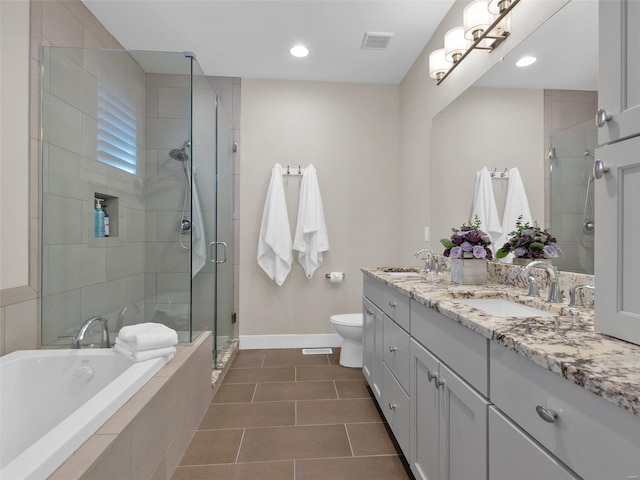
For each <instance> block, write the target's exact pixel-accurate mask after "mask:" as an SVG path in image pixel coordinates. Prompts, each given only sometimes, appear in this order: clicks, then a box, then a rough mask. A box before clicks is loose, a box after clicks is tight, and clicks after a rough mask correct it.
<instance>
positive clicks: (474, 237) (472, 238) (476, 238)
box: [467, 230, 482, 243]
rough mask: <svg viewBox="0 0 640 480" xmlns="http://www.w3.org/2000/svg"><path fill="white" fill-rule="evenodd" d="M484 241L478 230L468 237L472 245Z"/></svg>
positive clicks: (470, 233)
mask: <svg viewBox="0 0 640 480" xmlns="http://www.w3.org/2000/svg"><path fill="white" fill-rule="evenodd" d="M480 240H482V234H481V233H480V232H479V231H478V230H472V231H470V232H469V235H467V241H468V242H471V243H478V242H479V241H480Z"/></svg>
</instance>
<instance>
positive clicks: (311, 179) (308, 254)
mask: <svg viewBox="0 0 640 480" xmlns="http://www.w3.org/2000/svg"><path fill="white" fill-rule="evenodd" d="M293 249H294V250H298V252H299V253H298V262H300V265H302V268H303V269H304V273H305V275H306V276H307V278H311V277H312V276H313V274H314V272H315V271H316V270H317V268H318V267H319V266H320V265H321V264H322V252H326V251H327V250H329V236H328V234H327V225H326V224H325V221H324V209H323V207H322V197H321V196H320V187H319V185H318V177H317V175H316V169H315V168H314V166H313V165H309V166H308V167H307V168H305V170H304V174H303V176H302V185H301V186H300V203H299V206H298V223H297V225H296V236H295V240H294V242H293Z"/></svg>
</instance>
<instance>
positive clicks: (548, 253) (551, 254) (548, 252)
mask: <svg viewBox="0 0 640 480" xmlns="http://www.w3.org/2000/svg"><path fill="white" fill-rule="evenodd" d="M542 251H543V252H544V256H545V258H555V257H559V256H560V255H559V254H558V249H557V248H556V247H555V246H553V245H545V247H544V248H543V249H542Z"/></svg>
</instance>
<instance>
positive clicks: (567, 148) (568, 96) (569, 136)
mask: <svg viewBox="0 0 640 480" xmlns="http://www.w3.org/2000/svg"><path fill="white" fill-rule="evenodd" d="M597 104H598V92H589V91H576V90H545V97H544V108H545V121H544V125H545V147H546V148H550V147H553V148H554V149H555V157H554V158H551V159H549V158H546V155H545V158H546V159H545V198H546V201H545V208H546V210H547V211H546V212H545V218H546V222H547V224H546V225H545V226H546V227H547V228H550V229H551V232H552V233H553V234H554V235H555V236H556V237H557V239H558V244H559V245H560V247H561V248H562V251H563V256H562V257H561V258H558V259H557V260H554V264H555V265H556V266H557V267H558V269H560V270H568V271H571V272H578V273H588V274H593V235H587V234H584V233H583V232H582V223H583V216H584V206H585V196H586V186H587V180H588V177H589V172H590V171H591V167H592V165H593V158H591V157H588V156H585V154H584V153H585V150H589V151H591V152H593V151H594V149H595V147H596V144H597V132H596V127H595V123H594V121H593V119H594V117H595V113H596V110H597V108H598V105H597ZM552 172H553V173H552Z"/></svg>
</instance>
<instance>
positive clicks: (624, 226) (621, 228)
mask: <svg viewBox="0 0 640 480" xmlns="http://www.w3.org/2000/svg"><path fill="white" fill-rule="evenodd" d="M605 3H606V2H605ZM638 4H640V2H638ZM638 152H640V137H634V138H631V139H628V140H625V141H622V142H618V143H614V144H611V145H607V146H605V147H602V148H599V149H598V150H597V155H596V157H597V158H598V159H599V160H600V161H602V162H604V164H605V165H607V166H608V167H609V172H608V173H605V174H604V176H603V178H601V179H599V180H596V225H597V228H598V233H597V235H596V238H595V270H596V273H597V275H596V276H595V287H596V289H595V326H596V330H597V331H599V332H602V333H606V334H608V335H612V336H614V337H618V338H621V339H623V340H626V341H628V342H632V343H635V344H637V345H640V295H638V292H640V275H638V272H640V255H638V252H637V245H638V238H639V236H640V215H638V205H640V154H639V153H638Z"/></svg>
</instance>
